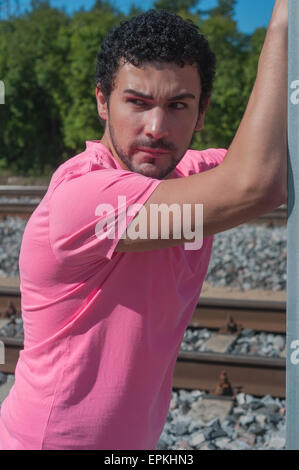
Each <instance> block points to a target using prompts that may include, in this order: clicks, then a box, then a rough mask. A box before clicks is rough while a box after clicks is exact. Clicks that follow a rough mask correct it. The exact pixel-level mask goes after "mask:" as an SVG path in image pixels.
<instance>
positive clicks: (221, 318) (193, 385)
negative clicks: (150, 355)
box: [0, 287, 286, 398]
mask: <svg viewBox="0 0 299 470" xmlns="http://www.w3.org/2000/svg"><path fill="white" fill-rule="evenodd" d="M20 300H21V294H20V290H19V288H16V287H5V288H4V287H0V318H1V317H2V319H4V318H5V316H6V317H8V315H5V313H6V311H7V310H8V309H10V310H9V311H8V313H9V312H10V315H12V314H13V312H20ZM11 302H12V303H13V304H14V308H13V307H12V305H11ZM285 323H286V304H285V302H269V301H253V300H252V301H247V300H246V301H245V300H233V299H214V298H201V299H200V301H199V303H198V306H197V307H196V309H195V311H194V314H193V317H192V319H191V321H190V323H189V327H190V328H209V329H213V330H215V331H217V332H224V334H225V331H226V332H227V333H233V334H234V329H235V330H236V331H235V335H236V337H237V335H238V334H239V333H238V332H240V331H241V330H242V328H251V329H253V330H255V331H257V332H260V331H267V332H273V333H281V334H285V332H286V324H285ZM0 340H1V341H3V343H4V344H5V364H0V371H2V372H6V373H14V371H15V367H16V363H17V360H18V356H19V352H20V350H21V349H23V347H24V344H23V340H22V339H17V338H7V337H4V336H0ZM285 366H286V364H285V359H284V358H271V357H263V356H251V355H248V354H246V355H236V354H220V353H212V352H192V353H191V352H183V351H180V352H179V355H178V359H177V362H176V366H175V371H174V379H173V387H174V388H184V389H190V390H192V389H200V390H206V391H207V392H208V393H210V394H213V393H216V391H217V390H216V389H217V386H218V389H219V380H220V377H221V376H222V377H223V372H224V371H225V373H226V374H227V379H228V381H229V382H230V384H231V387H232V389H233V393H237V392H239V391H242V392H244V393H249V394H252V395H256V396H263V395H266V394H270V395H272V396H275V397H281V398H284V397H285ZM217 393H218V394H219V393H221V394H223V395H225V394H226V393H227V389H226V390H225V389H224V388H223V389H222V391H221V387H220V392H219V390H218V392H217ZM230 393H231V392H230Z"/></svg>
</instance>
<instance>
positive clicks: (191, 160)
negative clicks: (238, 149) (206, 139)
mask: <svg viewBox="0 0 299 470" xmlns="http://www.w3.org/2000/svg"><path fill="white" fill-rule="evenodd" d="M226 154H227V150H226V149H214V148H210V149H207V150H188V152H187V153H186V154H185V156H184V158H183V160H182V161H181V162H180V163H179V164H178V167H179V168H180V169H181V171H182V173H183V174H184V175H185V176H188V175H192V174H197V173H202V172H203V171H208V170H211V169H212V168H215V167H216V166H218V165H220V164H221V163H222V162H223V160H224V158H225V156H226Z"/></svg>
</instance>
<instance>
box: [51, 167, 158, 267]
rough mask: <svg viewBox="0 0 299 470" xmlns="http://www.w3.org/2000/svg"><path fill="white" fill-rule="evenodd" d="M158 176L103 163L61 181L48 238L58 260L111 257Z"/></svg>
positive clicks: (75, 261) (74, 262)
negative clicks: (109, 166)
mask: <svg viewBox="0 0 299 470" xmlns="http://www.w3.org/2000/svg"><path fill="white" fill-rule="evenodd" d="M161 182H162V180H157V179H152V178H148V177H146V176H143V175H140V174H138V173H134V172H130V171H126V170H119V169H101V170H96V171H91V172H89V173H86V174H84V175H81V176H77V177H75V178H73V179H68V180H65V181H63V182H61V183H60V184H59V186H57V187H56V188H55V190H54V191H53V193H52V195H51V196H50V200H49V240H50V245H51V248H52V251H53V253H54V255H55V257H56V258H57V260H58V261H60V262H66V263H67V264H71V265H78V266H80V265H86V264H89V263H95V262H96V261H97V260H100V259H103V258H104V259H107V260H110V259H111V257H112V255H113V253H114V250H115V247H116V245H117V243H118V241H119V240H120V238H121V236H122V235H123V234H124V232H125V231H126V229H127V227H128V225H129V224H130V222H131V220H132V219H133V218H134V217H135V215H136V214H137V213H138V212H139V210H140V209H141V207H142V205H143V204H144V203H145V202H146V201H147V199H148V198H149V197H150V196H151V194H152V193H153V191H154V190H155V189H156V187H157V186H158V185H159V183H161Z"/></svg>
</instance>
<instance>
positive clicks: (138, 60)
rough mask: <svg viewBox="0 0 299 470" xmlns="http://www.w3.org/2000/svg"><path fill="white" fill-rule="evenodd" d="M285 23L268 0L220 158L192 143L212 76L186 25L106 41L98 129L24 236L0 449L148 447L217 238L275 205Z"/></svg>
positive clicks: (135, 24) (281, 181) (143, 25)
mask: <svg viewBox="0 0 299 470" xmlns="http://www.w3.org/2000/svg"><path fill="white" fill-rule="evenodd" d="M287 23H288V19H287V0H276V3H275V7H274V11H273V15H272V19H271V23H270V25H269V29H268V32H267V37H266V40H265V44H264V47H263V51H262V54H261V58H260V61H259V69H258V75H257V80H256V83H255V86H254V89H253V92H252V95H251V98H250V101H249V103H248V107H247V110H246V113H245V115H244V117H243V120H242V122H241V124H240V127H239V129H238V132H237V134H236V136H235V138H234V140H233V142H232V145H231V146H230V148H229V149H228V151H227V152H226V150H224V149H218V150H217V149H209V150H206V151H201V152H199V151H190V150H188V148H189V144H190V141H191V138H192V135H193V132H194V131H198V130H200V129H201V128H202V126H203V124H204V116H205V111H206V109H207V107H208V103H209V98H210V93H211V90H212V81H213V78H214V55H213V53H212V52H211V51H210V49H209V46H208V44H207V42H206V40H205V39H204V38H203V37H202V36H201V35H199V34H198V31H197V29H196V28H195V27H194V26H192V25H191V24H189V23H187V22H185V21H183V20H182V19H181V18H180V17H178V16H176V15H173V14H170V13H167V12H165V11H164V12H163V11H161V12H155V11H150V12H148V13H145V14H142V15H140V16H138V17H136V18H134V19H132V20H130V21H128V22H124V23H122V25H121V26H120V27H119V28H117V29H115V30H113V31H112V32H111V33H110V34H109V35H108V36H107V38H106V40H105V41H104V44H103V46H102V49H101V52H100V53H99V55H98V66H97V76H96V82H97V88H96V99H97V107H98V113H99V117H100V119H101V120H103V121H105V122H106V125H105V133H104V136H103V139H102V141H93V142H87V148H86V150H85V151H84V152H83V153H81V154H79V155H77V156H75V157H73V158H71V159H70V160H68V161H67V162H66V163H64V164H63V165H61V166H60V167H59V168H58V169H57V171H56V172H55V173H54V175H53V177H52V180H51V182H50V185H49V188H48V192H47V194H46V196H45V197H44V199H43V200H42V202H41V203H40V205H39V206H38V208H37V209H36V211H35V212H34V214H33V215H32V217H31V218H30V220H29V222H28V224H27V226H26V230H25V233H24V237H23V241H22V247H21V253H20V275H21V292H22V315H23V321H24V331H25V344H24V350H23V351H21V353H20V358H19V361H18V364H17V367H16V373H15V384H14V386H13V388H12V389H11V392H10V394H9V396H8V397H7V398H6V400H5V401H4V403H3V405H2V409H1V420H0V448H1V449H82V450H83V449H84V450H86V449H115V450H117V449H155V447H156V444H157V442H158V439H159V436H160V434H161V432H162V430H163V426H164V424H165V420H166V416H167V413H168V408H169V402H170V397H171V390H172V377H173V370H174V366H175V362H176V358H177V355H178V352H179V349H180V344H181V341H182V338H183V335H184V332H185V329H186V327H187V326H188V323H189V321H190V318H191V316H192V314H193V311H194V308H195V306H196V303H197V301H198V297H199V294H200V290H201V286H202V283H203V280H204V277H205V275H206V272H207V268H208V263H209V259H210V254H211V248H212V240H213V238H212V235H213V234H214V233H217V232H220V231H223V230H226V229H229V228H231V227H233V226H236V225H238V224H241V223H242V222H245V221H248V220H249V219H251V218H253V217H256V216H258V215H259V214H262V213H264V212H266V211H268V210H271V209H273V208H274V207H277V206H279V205H280V204H283V203H285V202H286V180H287V178H286V154H287V152H286V148H287V145H286V136H287V129H286V125H287V124H286V123H287ZM224 157H225V158H224ZM220 163H221V164H220ZM219 164H220V165H219ZM163 204H164V206H163ZM199 204H202V205H203V236H204V238H203V240H202V241H201V242H202V244H201V243H198V242H199V240H197V239H196V236H195V234H196V233H200V231H199V232H197V230H198V229H200V226H201V224H202V220H201V217H200V214H201V212H198V211H197V206H198V205H199ZM155 205H158V206H159V207H160V206H161V205H162V209H161V213H160V215H161V214H162V215H161V216H160V217H158V218H155V217H153V213H154V211H152V208H156V207H157V206H155ZM172 205H175V206H172ZM184 205H185V208H186V207H187V208H188V209H189V211H187V212H186V213H187V214H188V216H189V218H188V224H189V223H190V224H189V225H188V227H189V229H190V230H189V234H186V224H187V222H186V219H185V218H184V217H183V216H182V215H184ZM169 206H172V207H175V210H173V211H170V210H169V211H167V210H166V209H165V208H169ZM140 214H142V216H140ZM177 214H178V215H179V216H177ZM192 231H193V243H195V244H196V243H197V245H196V246H194V245H192V243H191V242H190V240H191V239H192V237H190V236H189V235H190V232H192ZM136 234H137V235H139V236H137V237H136ZM165 234H166V236H165ZM199 245H200V246H199ZM194 248H195V249H194Z"/></svg>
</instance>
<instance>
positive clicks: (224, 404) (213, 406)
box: [189, 398, 232, 425]
mask: <svg viewBox="0 0 299 470" xmlns="http://www.w3.org/2000/svg"><path fill="white" fill-rule="evenodd" d="M231 407H232V401H231V400H217V399H216V400H209V399H205V398H203V399H202V400H199V401H196V402H194V403H192V405H191V410H190V411H189V415H190V416H191V417H192V419H194V420H195V421H201V422H203V423H204V424H205V425H206V424H207V423H209V422H210V421H211V420H212V419H215V418H218V419H219V421H220V423H221V424H222V423H223V422H224V421H225V418H226V416H227V414H228V413H229V411H230V409H231Z"/></svg>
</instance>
